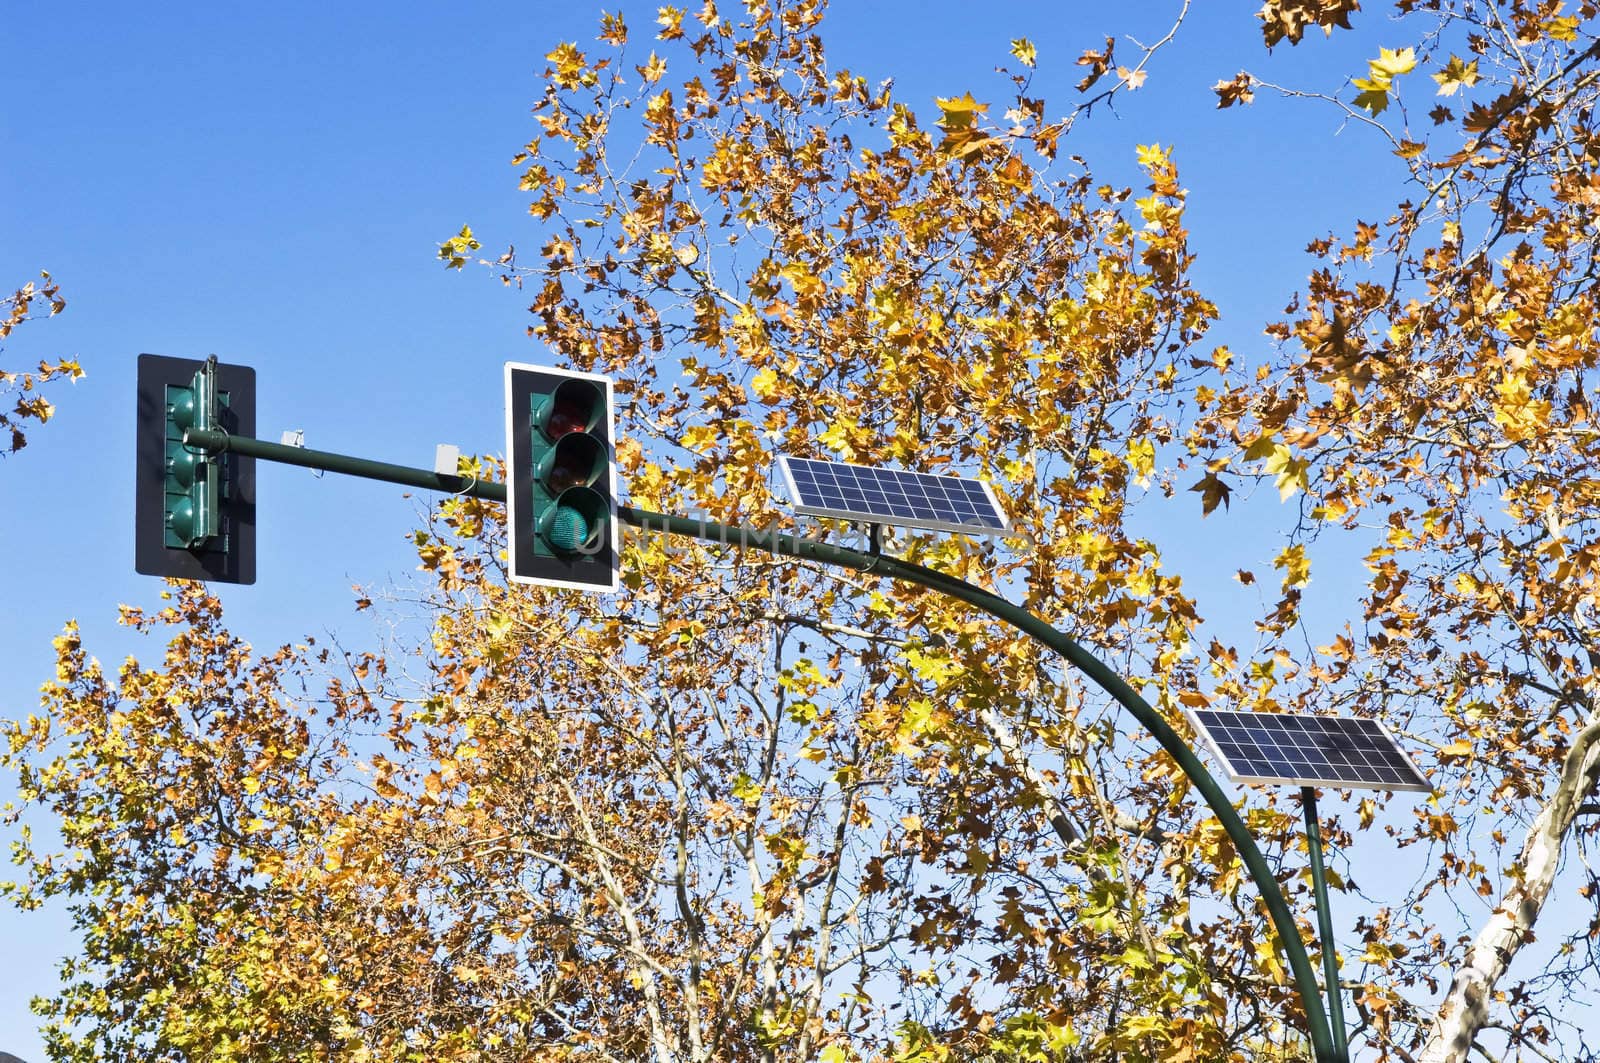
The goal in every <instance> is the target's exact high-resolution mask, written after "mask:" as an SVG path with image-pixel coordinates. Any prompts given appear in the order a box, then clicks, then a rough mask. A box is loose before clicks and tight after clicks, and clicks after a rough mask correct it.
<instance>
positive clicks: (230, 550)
mask: <svg viewBox="0 0 1600 1063" xmlns="http://www.w3.org/2000/svg"><path fill="white" fill-rule="evenodd" d="M137 401H138V407H137V411H136V421H137V423H138V432H139V436H138V440H137V443H136V446H135V448H134V449H135V456H136V458H137V461H138V469H137V475H136V486H137V491H136V496H135V503H134V505H135V510H134V568H135V570H137V571H139V572H142V573H144V574H146V575H151V576H174V577H178V578H181V579H200V580H212V581H216V582H221V583H254V582H255V469H254V465H255V463H254V461H253V460H252V459H250V458H246V457H244V456H243V455H239V454H227V453H225V454H207V453H205V452H204V451H200V450H197V449H195V448H193V447H190V446H187V445H186V444H185V443H184V441H183V433H184V431H185V430H186V429H190V428H194V429H209V430H218V431H224V432H227V433H229V434H231V435H243V436H249V435H253V434H254V432H255V371H254V370H252V369H249V368H247V367H245V366H237V365H221V364H219V363H218V362H217V361H216V359H215V358H212V359H210V360H209V361H205V362H201V361H196V360H192V359H182V358H163V357H160V356H158V355H154V354H141V355H140V356H139V381H138V400H137Z"/></svg>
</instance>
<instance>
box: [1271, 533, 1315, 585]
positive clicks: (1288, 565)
mask: <svg viewBox="0 0 1600 1063" xmlns="http://www.w3.org/2000/svg"><path fill="white" fill-rule="evenodd" d="M1272 567H1273V568H1281V569H1283V586H1284V589H1285V590H1287V589H1288V588H1290V587H1304V586H1305V585H1306V584H1308V583H1310V582H1311V559H1310V558H1308V557H1306V548H1305V547H1304V546H1303V545H1301V544H1300V543H1295V544H1294V545H1293V546H1291V547H1289V548H1288V549H1286V550H1284V551H1283V553H1281V554H1279V555H1278V556H1277V557H1276V558H1274V559H1273V562H1272Z"/></svg>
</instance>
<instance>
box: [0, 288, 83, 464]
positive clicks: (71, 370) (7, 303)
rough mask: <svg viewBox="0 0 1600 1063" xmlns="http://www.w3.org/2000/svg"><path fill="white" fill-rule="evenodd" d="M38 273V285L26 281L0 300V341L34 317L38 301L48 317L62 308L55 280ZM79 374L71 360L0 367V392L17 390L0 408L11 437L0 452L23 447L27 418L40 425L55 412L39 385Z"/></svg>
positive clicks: (1, 428) (1, 424) (1, 425)
mask: <svg viewBox="0 0 1600 1063" xmlns="http://www.w3.org/2000/svg"><path fill="white" fill-rule="evenodd" d="M39 276H40V278H41V280H42V282H43V283H42V284H41V283H40V282H39V281H29V282H28V283H27V284H24V285H23V286H22V287H20V288H18V289H17V290H16V291H15V292H13V293H12V294H11V295H9V296H7V297H6V298H5V299H4V300H0V310H4V312H5V318H4V319H3V320H0V340H3V339H5V338H6V337H7V336H9V335H11V333H12V331H13V330H14V329H16V327H17V326H18V325H20V324H22V323H23V322H24V321H26V320H28V318H30V317H32V316H35V314H36V307H35V304H36V303H41V302H42V303H44V304H45V305H47V306H49V308H50V313H49V315H48V316H50V317H54V316H55V315H57V314H59V313H60V312H61V311H63V310H65V309H66V307H67V301H66V300H65V299H63V298H62V297H61V286H60V285H59V284H57V283H55V282H54V281H53V280H52V279H51V277H50V274H48V273H41V274H40V275H39ZM81 376H83V369H82V367H81V366H79V365H78V363H77V362H75V361H71V360H63V361H60V362H53V363H52V362H44V361H41V362H40V363H39V368H38V369H37V370H36V371H34V372H29V373H12V372H7V371H6V370H4V369H0V393H5V392H16V393H17V398H16V401H15V402H14V403H13V404H12V407H11V409H9V410H4V409H0V432H6V433H9V434H10V437H11V438H10V441H9V443H7V444H6V449H5V450H4V451H0V453H4V454H15V453H16V452H17V451H19V450H21V449H22V448H23V447H25V446H27V445H28V437H27V433H26V432H24V431H23V426H24V424H25V423H26V422H28V421H38V422H39V423H40V424H44V423H45V422H46V421H48V420H50V417H51V415H52V414H54V413H55V407H54V406H52V405H51V404H50V402H49V400H47V399H46V398H45V397H44V396H43V395H39V394H36V393H35V392H36V391H37V389H38V388H39V386H40V385H42V384H45V383H48V382H49V381H51V380H53V379H54V378H56V377H66V378H67V379H69V380H77V379H78V378H79V377H81Z"/></svg>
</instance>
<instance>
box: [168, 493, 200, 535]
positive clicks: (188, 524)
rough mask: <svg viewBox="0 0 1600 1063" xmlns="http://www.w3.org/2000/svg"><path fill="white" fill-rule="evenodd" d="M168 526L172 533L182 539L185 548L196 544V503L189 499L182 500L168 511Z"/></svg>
mask: <svg viewBox="0 0 1600 1063" xmlns="http://www.w3.org/2000/svg"><path fill="white" fill-rule="evenodd" d="M167 526H168V527H170V528H171V529H172V533H173V534H174V535H176V536H177V537H178V538H179V539H182V540H183V542H184V545H185V546H188V545H190V544H192V543H193V542H194V503H192V502H190V501H189V500H188V499H187V498H180V499H178V502H177V504H176V505H174V506H173V507H172V508H171V509H169V510H168V511H167Z"/></svg>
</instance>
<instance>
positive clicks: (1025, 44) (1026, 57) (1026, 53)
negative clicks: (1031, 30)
mask: <svg viewBox="0 0 1600 1063" xmlns="http://www.w3.org/2000/svg"><path fill="white" fill-rule="evenodd" d="M1011 54H1012V55H1014V56H1016V57H1017V61H1018V62H1020V63H1021V64H1022V65H1023V66H1033V65H1034V64H1035V63H1037V62H1038V61H1039V52H1038V50H1037V49H1035V48H1034V46H1033V42H1032V41H1030V40H1028V38H1026V37H1018V38H1017V39H1016V40H1014V41H1012V42H1011ZM824 1055H826V1053H824Z"/></svg>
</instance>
